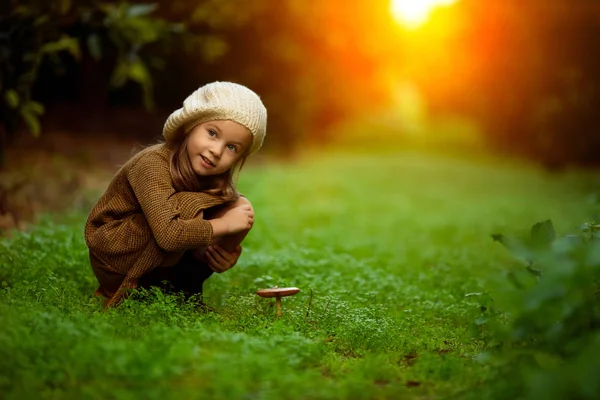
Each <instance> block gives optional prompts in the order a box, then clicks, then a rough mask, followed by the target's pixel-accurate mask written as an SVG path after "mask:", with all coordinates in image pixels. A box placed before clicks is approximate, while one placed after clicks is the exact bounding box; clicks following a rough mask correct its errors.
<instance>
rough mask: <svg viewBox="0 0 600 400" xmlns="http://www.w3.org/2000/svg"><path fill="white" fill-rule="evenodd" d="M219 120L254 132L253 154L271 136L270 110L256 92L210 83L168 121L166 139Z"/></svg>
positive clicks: (172, 138)
mask: <svg viewBox="0 0 600 400" xmlns="http://www.w3.org/2000/svg"><path fill="white" fill-rule="evenodd" d="M215 120H231V121H234V122H237V123H238V124H241V125H244V126H245V127H246V128H248V129H249V130H250V133H252V145H251V146H250V151H249V154H252V153H256V152H257V151H258V149H260V147H261V146H262V144H263V141H264V139H265V135H266V133H267V109H266V108H265V106H264V105H263V103H262V101H261V100H260V97H258V95H257V94H256V93H254V92H253V91H252V90H250V89H248V88H247V87H245V86H242V85H239V84H237V83H232V82H213V83H208V84H206V85H204V86H201V87H200V88H198V89H197V90H196V91H194V92H193V93H192V94H190V95H189V96H188V98H187V99H185V100H184V102H183V107H182V108H180V109H178V110H176V111H174V112H173V113H172V114H171V115H169V118H167V122H165V126H164V127H163V136H164V138H165V140H166V141H167V142H172V141H173V140H175V139H176V138H177V135H180V134H186V135H187V134H188V133H189V132H190V131H191V130H192V129H193V128H194V127H195V126H196V125H198V124H201V123H203V122H208V121H215Z"/></svg>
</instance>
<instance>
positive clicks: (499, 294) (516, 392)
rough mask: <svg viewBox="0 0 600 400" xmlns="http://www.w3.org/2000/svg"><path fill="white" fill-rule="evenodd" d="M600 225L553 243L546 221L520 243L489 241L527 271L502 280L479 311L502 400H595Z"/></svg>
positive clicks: (599, 353) (599, 356) (485, 358)
mask: <svg viewBox="0 0 600 400" xmlns="http://www.w3.org/2000/svg"><path fill="white" fill-rule="evenodd" d="M597 231H598V225H597V224H595V223H593V222H590V223H587V224H585V225H583V226H582V227H581V229H580V232H579V234H576V235H573V234H571V235H563V236H557V235H556V234H555V232H554V228H553V226H552V222H551V221H545V222H541V223H538V224H536V225H534V226H533V228H532V229H531V234H530V235H529V237H527V238H525V239H519V238H517V237H506V236H503V235H493V238H494V239H495V240H497V241H500V242H501V243H502V244H504V245H505V246H506V247H507V248H508V249H509V250H511V252H513V253H514V254H515V255H517V256H518V257H519V258H520V259H521V260H522V261H524V263H525V268H518V269H514V270H510V271H507V272H506V277H505V278H506V279H502V280H497V281H495V282H494V283H493V285H492V288H491V290H490V293H491V296H492V303H491V307H490V308H489V309H488V308H484V312H485V315H484V319H480V320H479V321H478V323H479V324H480V325H482V326H485V329H486V331H485V335H486V339H487V340H488V343H489V345H490V349H489V350H488V351H486V352H485V353H483V354H481V355H480V356H479V359H480V360H481V361H482V362H485V363H490V364H493V365H495V366H497V367H499V375H498V378H500V380H499V381H497V382H496V384H495V385H504V386H505V388H504V390H495V393H496V395H498V394H499V393H503V394H504V395H502V396H501V397H505V398H514V397H519V398H531V399H566V398H569V399H570V398H574V399H595V398H598V397H599V396H600V381H599V380H598V379H597V375H596V374H595V373H594V371H598V370H599V368H600V302H599V300H600V299H599V297H598V295H599V293H600V285H599V282H600V281H599V279H600V237H598V235H597V234H596V232H597Z"/></svg>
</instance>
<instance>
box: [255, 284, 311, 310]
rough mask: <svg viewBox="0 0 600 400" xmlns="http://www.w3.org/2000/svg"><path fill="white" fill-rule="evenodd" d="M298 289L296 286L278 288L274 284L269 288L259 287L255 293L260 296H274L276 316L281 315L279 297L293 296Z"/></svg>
mask: <svg viewBox="0 0 600 400" xmlns="http://www.w3.org/2000/svg"><path fill="white" fill-rule="evenodd" d="M299 291H300V289H298V288H297V287H286V288H279V287H277V286H275V287H273V288H271V289H259V290H258V291H257V292H256V294H257V295H259V296H260V297H275V303H276V304H277V316H278V317H281V298H282V297H285V296H293V295H295V294H296V293H298V292H299Z"/></svg>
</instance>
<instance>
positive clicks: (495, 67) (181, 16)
mask: <svg viewBox="0 0 600 400" xmlns="http://www.w3.org/2000/svg"><path fill="white" fill-rule="evenodd" d="M0 4H1V5H0V146H1V148H0V154H1V157H2V158H1V167H0V178H1V180H0V226H4V227H7V226H19V224H20V223H21V222H22V221H26V220H28V219H30V218H31V216H32V215H35V214H36V213H38V212H43V211H47V210H54V209H58V208H60V206H61V205H65V204H69V205H72V204H73V201H72V200H73V198H74V196H76V195H75V193H85V191H86V190H92V189H94V188H97V187H98V185H102V184H103V183H104V182H105V181H106V179H107V177H109V176H110V174H112V173H113V172H114V171H115V169H116V168H117V167H118V165H119V164H120V163H123V162H124V161H125V160H126V159H127V158H128V157H129V156H130V155H131V150H132V148H133V146H135V145H136V144H144V145H145V144H149V143H152V142H155V141H156V140H158V139H159V138H160V133H161V129H162V125H163V123H164V121H165V119H166V117H167V116H168V115H169V114H170V113H171V112H172V111H173V110H175V109H177V108H179V107H180V105H181V102H182V101H183V99H184V98H185V97H186V96H187V95H188V94H189V93H191V92H192V91H193V90H194V89H196V88H197V87H198V86H200V85H202V84H204V83H207V82H210V81H215V80H231V81H235V82H238V83H242V84H244V85H246V86H248V87H250V88H252V89H253V90H255V91H256V92H257V93H259V95H260V96H261V97H262V98H263V100H264V102H265V105H266V106H267V108H268V110H269V121H268V125H269V127H268V135H267V140H266V143H265V147H264V150H263V151H261V153H259V154H260V157H259V158H257V160H258V162H260V161H262V160H267V159H272V158H275V159H279V160H291V159H293V158H294V157H296V156H297V155H298V154H299V153H301V152H303V151H305V150H307V149H311V150H318V151H330V150H331V149H340V148H343V149H344V148H347V149H362V150H363V151H365V150H367V151H390V150H392V151H393V150H394V149H407V148H410V149H418V150H419V151H435V152H440V151H441V152H452V153H456V154H459V155H460V154H463V155H464V154H478V153H481V154H492V155H494V156H500V157H511V158H517V159H523V160H526V161H527V162H533V163H537V164H539V165H540V166H543V168H545V169H547V170H549V171H561V170H564V169H565V168H567V167H570V166H577V167H584V168H595V167H597V166H598V164H599V163H600V156H599V154H600V134H599V132H598V126H599V124H598V116H597V115H598V113H597V110H598V108H599V106H600V74H599V73H598V71H600V44H598V37H599V35H600V1H596V0H487V1H483V0H421V1H419V0H391V1H390V0H369V1H367V0H344V1H342V0H323V1H301V0H253V1H244V0H204V1H202V0H198V1H190V0H156V1H151V2H150V1H128V2H124V1H91V0H54V1H51V2H50V1H47V0H30V1H24V0H3V1H2V2H1V3H0ZM103 174H105V175H103ZM101 182H102V183H101ZM65 195H66V196H70V200H69V201H65ZM77 196H78V195H77Z"/></svg>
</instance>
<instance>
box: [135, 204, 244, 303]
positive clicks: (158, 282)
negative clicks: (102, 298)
mask: <svg viewBox="0 0 600 400" xmlns="http://www.w3.org/2000/svg"><path fill="white" fill-rule="evenodd" d="M242 204H250V202H249V201H248V200H246V198H244V197H240V199H239V200H237V201H236V202H235V203H231V204H228V205H227V206H222V207H215V209H212V210H206V214H205V217H206V219H213V218H218V217H220V216H222V215H223V214H225V212H227V211H228V210H230V209H231V208H233V207H237V206H240V205H242ZM249 231H250V230H247V231H243V232H239V233H236V234H234V235H227V236H224V237H221V238H219V240H216V241H215V242H214V243H215V244H218V245H219V246H221V247H223V248H224V249H225V250H227V251H233V250H235V248H236V246H238V245H239V244H240V243H242V240H244V238H245V237H246V235H247V234H248V232H249ZM205 252H206V248H204V247H203V248H199V249H196V250H189V251H186V252H185V253H184V255H183V256H182V257H181V259H179V261H178V262H177V263H176V264H175V265H173V266H171V267H157V268H154V269H153V270H152V271H151V272H149V273H148V274H146V275H144V276H143V277H141V278H140V280H139V286H140V287H144V288H149V287H151V286H157V287H159V288H161V289H162V290H164V291H166V292H172V293H177V292H183V293H184V294H185V295H186V296H192V295H201V294H202V285H203V283H204V281H205V280H207V279H208V278H209V277H210V276H211V275H212V274H213V271H212V270H211V269H210V267H209V266H208V260H207V259H206V256H205V254H204V253H205Z"/></svg>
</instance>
